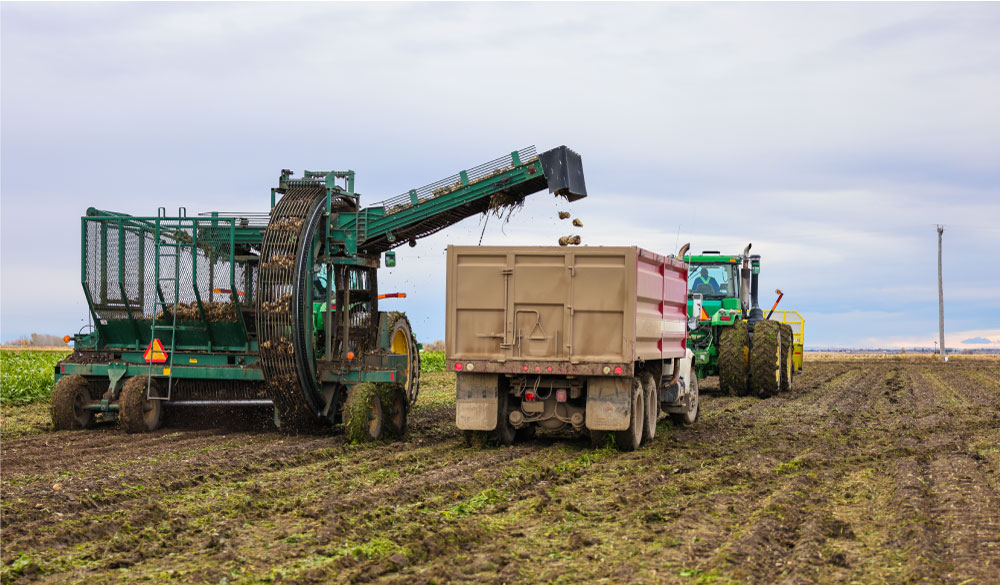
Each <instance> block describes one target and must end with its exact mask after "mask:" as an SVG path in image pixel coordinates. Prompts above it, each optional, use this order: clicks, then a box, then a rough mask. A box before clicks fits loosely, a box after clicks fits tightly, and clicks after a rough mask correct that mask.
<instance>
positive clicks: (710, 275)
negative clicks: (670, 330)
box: [684, 244, 795, 398]
mask: <svg viewBox="0 0 1000 585" xmlns="http://www.w3.org/2000/svg"><path fill="white" fill-rule="evenodd" d="M684 260H685V261H687V262H688V264H689V266H690V269H689V270H690V272H689V275H688V319H689V321H688V330H689V333H688V347H689V348H690V349H691V351H692V352H693V353H694V364H695V368H696V369H697V373H698V377H699V378H702V377H705V376H713V375H718V376H719V390H720V391H721V392H722V393H724V394H729V395H731V396H746V395H754V396H759V397H761V398H765V397H768V396H773V395H775V394H777V393H778V392H781V391H785V390H788V389H789V388H791V385H792V378H793V376H794V369H795V368H794V365H793V354H794V350H795V345H794V341H793V332H792V328H791V326H790V325H788V324H787V323H782V322H779V321H776V320H771V319H770V317H771V315H772V314H773V313H774V309H775V307H777V306H778V302H780V301H781V296H782V293H781V291H780V290H779V291H777V293H778V300H777V301H775V303H774V307H771V311H770V312H769V313H768V314H767V315H765V314H764V311H762V310H761V308H760V306H758V302H757V301H758V294H757V293H758V286H757V277H758V275H759V274H760V256H759V255H750V245H749V244H748V245H747V247H746V248H745V249H744V250H743V253H742V254H739V255H736V256H724V255H722V254H720V253H719V252H717V251H714V250H709V251H704V252H702V253H701V254H700V255H686V256H684Z"/></svg>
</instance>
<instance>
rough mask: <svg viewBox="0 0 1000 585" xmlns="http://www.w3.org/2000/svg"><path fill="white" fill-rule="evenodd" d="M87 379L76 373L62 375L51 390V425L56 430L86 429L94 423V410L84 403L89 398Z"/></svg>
mask: <svg viewBox="0 0 1000 585" xmlns="http://www.w3.org/2000/svg"><path fill="white" fill-rule="evenodd" d="M89 386H90V385H89V384H88V383H87V379H86V378H84V377H83V376H80V375H78V374H73V375H71V376H63V377H62V378H59V381H58V382H56V387H55V388H54V389H53V390H52V409H51V414H52V427H53V428H54V429H55V430H57V431H68V430H74V429H86V428H89V427H91V426H92V425H93V424H94V411H92V410H87V409H85V408H84V405H85V404H86V403H87V402H88V401H89V400H90V389H89Z"/></svg>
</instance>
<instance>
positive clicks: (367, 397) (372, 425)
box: [343, 382, 385, 443]
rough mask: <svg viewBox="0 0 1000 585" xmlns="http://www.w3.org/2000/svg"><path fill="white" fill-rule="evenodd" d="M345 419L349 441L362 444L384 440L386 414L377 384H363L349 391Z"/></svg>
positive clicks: (345, 403)
mask: <svg viewBox="0 0 1000 585" xmlns="http://www.w3.org/2000/svg"><path fill="white" fill-rule="evenodd" d="M343 418H344V428H345V430H346V431H347V438H348V440H350V441H352V442H356V443H362V442H365V441H377V440H379V439H381V438H382V432H383V429H384V428H385V412H384V411H383V409H382V400H381V398H380V397H379V393H378V388H376V386H375V384H372V383H370V382H362V383H361V384H355V385H354V386H352V387H351V389H350V390H348V391H347V400H346V401H345V402H344V416H343Z"/></svg>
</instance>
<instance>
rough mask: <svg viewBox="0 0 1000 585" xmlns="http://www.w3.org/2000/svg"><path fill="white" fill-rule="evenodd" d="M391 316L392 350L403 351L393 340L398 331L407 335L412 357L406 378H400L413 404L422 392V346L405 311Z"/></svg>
mask: <svg viewBox="0 0 1000 585" xmlns="http://www.w3.org/2000/svg"><path fill="white" fill-rule="evenodd" d="M389 316H390V317H391V319H392V320H391V321H390V323H389V349H390V351H393V352H394V353H402V352H400V351H397V349H399V348H394V347H393V341H394V340H395V339H396V335H397V333H398V334H399V335H401V336H405V338H406V340H407V342H406V351H407V353H408V355H409V356H410V359H409V365H408V366H407V371H406V380H400V383H402V384H403V389H404V391H405V392H406V397H407V399H408V400H409V401H410V404H411V405H412V404H414V403H416V402H417V395H418V394H420V347H419V346H418V345H417V338H416V336H414V335H413V328H412V327H410V320H409V319H407V318H406V315H404V314H403V313H389Z"/></svg>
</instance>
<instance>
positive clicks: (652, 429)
mask: <svg viewBox="0 0 1000 585" xmlns="http://www.w3.org/2000/svg"><path fill="white" fill-rule="evenodd" d="M640 380H641V382H642V390H643V400H644V401H645V403H646V412H645V417H644V421H643V425H642V440H643V441H651V440H653V438H654V437H656V419H657V418H659V415H660V391H659V390H658V389H657V387H656V378H655V377H654V376H653V375H652V374H650V373H649V372H643V373H642V375H641V376H640Z"/></svg>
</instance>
